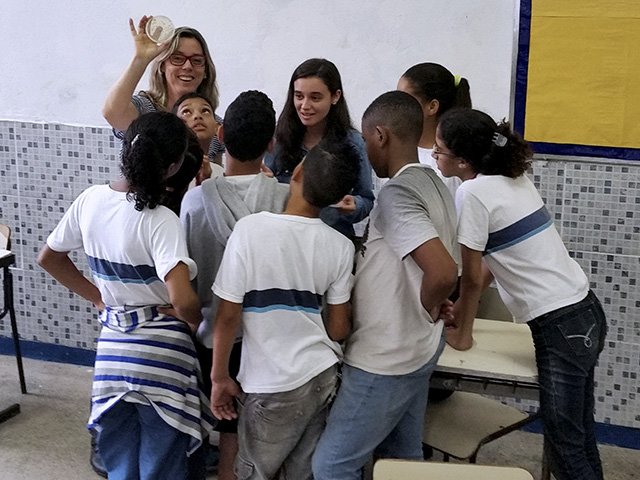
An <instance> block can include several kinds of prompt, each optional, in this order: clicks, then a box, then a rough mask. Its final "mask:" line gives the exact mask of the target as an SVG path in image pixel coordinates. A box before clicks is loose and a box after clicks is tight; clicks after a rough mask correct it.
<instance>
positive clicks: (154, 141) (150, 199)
mask: <svg viewBox="0 0 640 480" xmlns="http://www.w3.org/2000/svg"><path fill="white" fill-rule="evenodd" d="M187 132H188V129H187V127H186V126H185V124H184V123H183V122H182V120H180V119H179V118H178V117H176V116H175V115H174V114H173V113H169V112H152V113H145V114H144V115H140V116H139V117H138V118H137V119H136V120H134V121H133V122H132V123H131V125H130V126H129V128H128V129H127V132H126V133H125V137H124V141H123V145H122V163H121V165H120V170H121V171H122V175H123V176H124V177H125V179H126V180H127V182H128V183H129V192H128V194H127V198H128V199H129V200H130V201H133V202H135V209H136V210H138V211H141V210H143V209H144V208H155V207H156V206H157V205H158V204H160V203H161V201H162V198H163V196H164V194H165V190H166V186H167V176H168V175H167V173H168V172H169V167H171V165H172V164H176V163H178V164H179V163H180V162H182V160H183V158H184V154H185V151H186V149H187Z"/></svg>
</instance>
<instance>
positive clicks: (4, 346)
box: [0, 337, 96, 367]
mask: <svg viewBox="0 0 640 480" xmlns="http://www.w3.org/2000/svg"><path fill="white" fill-rule="evenodd" d="M20 351H21V352H22V356H23V357H25V358H33V359H36V360H44V361H47V362H60V363H71V364H73V365H85V366H88V367H93V364H94V362H95V359H96V352H95V350H87V349H85V348H77V347H67V346H65V345H58V344H55V343H44V342H34V341H29V340H20ZM14 354H15V350H14V348H13V339H12V338H11V337H0V355H14Z"/></svg>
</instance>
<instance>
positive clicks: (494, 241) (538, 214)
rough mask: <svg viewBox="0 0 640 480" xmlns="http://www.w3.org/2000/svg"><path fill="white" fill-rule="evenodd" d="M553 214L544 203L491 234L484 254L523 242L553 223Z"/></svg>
mask: <svg viewBox="0 0 640 480" xmlns="http://www.w3.org/2000/svg"><path fill="white" fill-rule="evenodd" d="M552 223H553V221H552V220H551V215H549V212H548V211H547V209H546V207H545V206H544V205H543V206H542V207H541V208H540V209H538V210H536V211H535V212H533V213H531V214H529V215H527V216H526V217H524V218H522V219H521V220H518V221H517V222H516V223H514V224H512V225H509V226H508V227H505V228H503V229H502V230H498V231H497V232H493V233H490V234H489V238H488V239H487V245H486V247H485V251H484V255H488V254H491V253H495V252H498V251H500V250H504V249H505V248H508V247H511V246H512V245H516V244H518V243H520V242H523V241H524V240H526V239H527V238H530V237H532V236H534V235H536V234H537V233H539V232H541V231H543V230H546V229H547V228H549V227H550V226H551V225H552Z"/></svg>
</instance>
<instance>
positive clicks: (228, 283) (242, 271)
mask: <svg viewBox="0 0 640 480" xmlns="http://www.w3.org/2000/svg"><path fill="white" fill-rule="evenodd" d="M245 245H247V242H246V241H245V228H244V222H243V221H242V219H241V220H240V221H239V222H238V223H236V226H235V228H234V229H233V232H231V235H230V236H229V240H227V246H226V247H225V249H224V255H223V256H222V262H221V263H220V268H219V269H218V274H217V275H216V279H215V281H214V282H213V286H212V290H213V293H215V294H216V295H217V296H218V297H220V298H222V299H224V300H227V301H229V302H233V303H242V302H243V300H244V295H245V293H246V285H247V265H246V262H245V258H246V257H245V255H244V250H245V248H244V246H245Z"/></svg>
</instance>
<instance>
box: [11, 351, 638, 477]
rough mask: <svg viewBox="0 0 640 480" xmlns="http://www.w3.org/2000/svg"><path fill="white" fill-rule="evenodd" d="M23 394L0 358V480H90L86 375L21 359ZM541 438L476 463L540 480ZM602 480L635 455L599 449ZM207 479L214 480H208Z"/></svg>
mask: <svg viewBox="0 0 640 480" xmlns="http://www.w3.org/2000/svg"><path fill="white" fill-rule="evenodd" d="M25 371H26V376H27V388H28V390H29V393H28V394H27V395H20V393H19V385H18V376H17V369H16V364H15V359H14V357H12V356H6V355H0V409H3V408H5V407H7V406H9V405H10V404H12V403H16V402H19V403H20V404H21V407H22V412H21V413H20V414H19V415H18V416H16V417H14V418H12V419H10V420H8V421H7V422H5V423H2V424H0V478H1V479H2V480H22V479H29V480H31V479H40V480H61V479H64V480H88V479H89V480H91V479H98V478H100V477H98V476H97V475H96V474H95V473H94V472H93V471H92V470H91V468H90V467H89V462H88V458H89V434H88V433H87V430H86V428H85V421H86V419H87V414H88V409H89V391H90V386H91V376H92V370H91V369H90V368H88V367H81V366H76V365H69V364H61V363H53V362H43V361H38V360H31V359H25ZM541 452H542V438H541V436H540V435H538V434H533V433H525V432H514V433H511V434H509V435H507V436H505V437H503V438H502V439H500V440H497V441H495V442H493V443H490V444H489V445H486V446H485V447H483V449H482V450H481V451H480V455H479V457H478V463H481V464H493V465H507V466H519V467H523V468H525V469H527V470H529V471H530V472H531V473H532V474H533V475H534V478H536V479H539V478H540V458H541ZM601 454H602V459H603V464H604V470H605V478H607V480H630V479H637V478H640V451H637V450H629V449H624V448H617V447H612V446H607V445H603V446H601ZM211 478H215V476H214V477H211Z"/></svg>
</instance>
